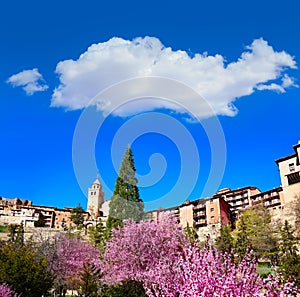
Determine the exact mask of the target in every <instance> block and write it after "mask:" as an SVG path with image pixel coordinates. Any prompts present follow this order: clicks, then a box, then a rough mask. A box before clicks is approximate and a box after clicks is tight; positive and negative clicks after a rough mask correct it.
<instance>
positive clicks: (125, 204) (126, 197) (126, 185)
mask: <svg viewBox="0 0 300 297" xmlns="http://www.w3.org/2000/svg"><path fill="white" fill-rule="evenodd" d="M135 171H136V169H135V167H134V158H133V153H132V150H131V148H130V146H128V147H127V149H126V152H125V155H124V157H123V160H122V163H121V166H120V171H119V176H118V178H117V180H116V185H115V190H114V193H113V197H112V198H111V201H110V204H109V216H108V220H107V224H106V225H107V227H108V229H111V228H114V227H117V226H120V225H122V222H123V220H133V221H136V222H139V221H140V220H141V219H142V218H143V214H144V203H143V201H142V199H140V195H139V189H138V187H137V179H136V177H135Z"/></svg>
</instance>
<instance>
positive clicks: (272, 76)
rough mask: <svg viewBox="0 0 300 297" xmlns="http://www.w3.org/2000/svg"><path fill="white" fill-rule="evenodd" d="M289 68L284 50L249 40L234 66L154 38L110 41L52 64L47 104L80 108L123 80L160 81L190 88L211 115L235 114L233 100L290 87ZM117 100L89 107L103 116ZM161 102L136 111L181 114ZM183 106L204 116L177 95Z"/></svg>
mask: <svg viewBox="0 0 300 297" xmlns="http://www.w3.org/2000/svg"><path fill="white" fill-rule="evenodd" d="M289 68H296V62H295V60H294V58H293V57H292V56H290V55H289V54H288V53H286V52H284V51H281V52H277V51H274V49H273V48H272V47H271V46H270V45H268V43H267V42H266V41H265V40H263V39H256V40H254V41H253V43H252V44H251V45H250V46H248V47H246V49H245V51H244V52H243V53H242V54H241V56H240V58H239V59H238V60H237V61H233V62H230V63H226V62H225V58H224V57H223V56H222V55H215V56H209V55H207V54H195V55H194V56H192V57H191V56H190V55H189V54H188V53H187V52H185V51H181V50H178V51H173V50H172V49H171V48H170V47H165V46H164V45H163V44H162V43H161V42H160V41H159V40H158V39H157V38H153V37H145V38H136V39H134V40H132V41H128V40H124V39H122V38H112V39H110V40H108V41H107V42H103V43H98V44H93V45H92V46H90V47H89V48H88V49H87V51H86V52H84V53H83V54H82V55H81V56H80V57H79V59H78V60H65V61H62V62H59V63H58V64H57V67H56V73H57V74H58V75H59V78H60V85H59V86H58V87H57V88H56V89H55V90H54V93H53V95H52V103H51V105H52V106H56V107H65V108H66V109H69V110H75V109H81V108H84V107H86V106H87V105H88V104H89V102H90V100H91V99H92V98H93V97H94V96H96V95H97V94H98V93H99V92H101V91H103V90H105V89H106V88H108V87H110V86H112V85H114V84H116V83H118V82H121V81H123V80H127V79H131V78H137V77H164V78H169V79H174V80H177V81H179V82H182V83H184V84H186V85H187V86H189V87H191V88H192V89H194V90H195V91H196V92H198V93H199V94H200V95H201V96H202V97H204V98H205V99H206V100H207V101H208V102H209V104H210V105H211V106H212V108H213V110H214V112H215V113H216V114H223V115H234V114H235V113H236V108H235V107H234V105H233V102H234V101H235V100H236V98H240V97H242V96H247V95H250V94H252V93H253V92H254V91H255V90H257V91H260V90H275V91H277V92H284V91H285V89H286V88H288V87H291V86H293V85H294V86H295V84H294V81H293V78H291V77H289V76H288V75H287V74H286V73H285V72H286V71H287V70H288V69H289ZM137 87H139V88H141V86H137ZM119 100H120V102H110V98H106V99H105V100H103V99H102V101H101V102H94V103H95V104H97V107H98V108H99V109H100V110H101V111H102V112H104V113H105V112H107V111H108V110H109V108H110V106H111V105H112V104H113V105H115V106H116V105H117V104H120V103H122V102H121V101H122V99H119ZM180 100H182V102H180ZM161 101H162V100H151V103H149V104H145V105H144V107H141V106H138V110H137V111H138V112H140V111H146V110H150V109H155V108H161V107H166V108H171V109H175V110H176V111H178V112H182V110H181V109H180V107H179V105H176V104H175V105H174V104H171V103H170V104H169V103H168V102H164V103H162V102H161ZM186 101H190V104H189V106H192V107H193V112H194V114H195V115H196V116H197V117H198V118H202V117H206V116H207V114H205V113H204V112H203V108H202V107H201V104H199V102H198V101H197V100H196V99H195V98H186V97H185V96H182V98H181V99H179V102H178V103H179V104H180V103H182V104H185V103H186ZM149 102H150V99H149ZM131 108H132V107H131ZM141 109H142V110H141ZM132 112H133V111H132V110H130V111H129V110H128V112H126V106H125V107H124V106H123V107H122V115H127V114H132Z"/></svg>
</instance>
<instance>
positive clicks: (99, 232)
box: [88, 220, 109, 253]
mask: <svg viewBox="0 0 300 297" xmlns="http://www.w3.org/2000/svg"><path fill="white" fill-rule="evenodd" d="M88 234H89V236H90V242H91V244H93V245H94V246H96V247H98V248H99V250H100V252H101V253H103V252H104V250H105V241H106V240H107V239H108V237H109V236H108V232H107V229H106V228H105V226H104V225H103V223H102V221H101V220H100V221H99V223H98V224H97V225H96V226H91V227H89V229H88Z"/></svg>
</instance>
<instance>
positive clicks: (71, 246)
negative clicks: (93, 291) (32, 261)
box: [47, 234, 100, 290]
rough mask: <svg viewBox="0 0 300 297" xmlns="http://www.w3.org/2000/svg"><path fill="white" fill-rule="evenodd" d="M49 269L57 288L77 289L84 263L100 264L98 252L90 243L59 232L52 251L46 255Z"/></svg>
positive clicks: (95, 265)
mask: <svg viewBox="0 0 300 297" xmlns="http://www.w3.org/2000/svg"><path fill="white" fill-rule="evenodd" d="M47 258H48V263H49V265H50V266H49V269H50V271H51V272H52V273H53V275H54V276H55V281H54V284H55V287H56V288H58V289H60V290H61V289H66V288H68V289H77V288H78V284H79V283H80V277H81V273H82V271H83V270H84V264H85V263H86V264H90V265H91V266H93V267H99V265H100V252H99V250H98V249H97V248H96V247H94V246H92V245H91V244H89V243H87V242H84V241H82V240H81V239H78V238H68V237H67V236H65V235H63V234H59V235H58V236H57V237H56V238H55V243H54V245H53V250H52V252H49V253H48V255H47Z"/></svg>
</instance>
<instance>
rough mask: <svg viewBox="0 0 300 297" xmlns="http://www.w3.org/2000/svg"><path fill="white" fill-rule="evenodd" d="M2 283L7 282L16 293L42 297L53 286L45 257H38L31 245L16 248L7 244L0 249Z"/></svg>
mask: <svg viewBox="0 0 300 297" xmlns="http://www.w3.org/2000/svg"><path fill="white" fill-rule="evenodd" d="M0 283H7V284H8V285H9V286H10V287H11V288H12V289H13V290H14V291H15V292H16V293H18V294H20V295H21V296H26V297H41V296H42V295H44V296H45V295H46V294H47V293H48V291H49V290H50V288H51V287H52V283H53V278H52V276H51V274H50V273H49V272H48V271H47V261H46V260H45V258H38V257H36V254H35V253H34V252H33V251H31V250H30V248H29V247H27V246H23V247H22V248H20V249H15V247H14V245H12V244H7V245H5V246H3V247H2V248H1V249H0Z"/></svg>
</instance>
